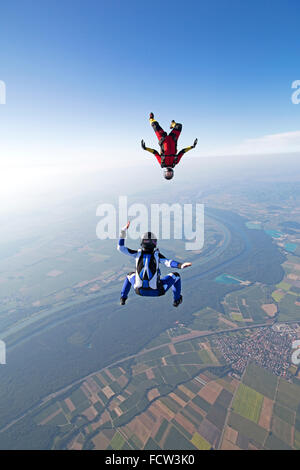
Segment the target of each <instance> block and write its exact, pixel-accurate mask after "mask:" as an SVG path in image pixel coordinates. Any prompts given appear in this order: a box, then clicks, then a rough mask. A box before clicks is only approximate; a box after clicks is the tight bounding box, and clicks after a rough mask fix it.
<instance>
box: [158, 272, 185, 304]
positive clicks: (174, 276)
mask: <svg viewBox="0 0 300 470" xmlns="http://www.w3.org/2000/svg"><path fill="white" fill-rule="evenodd" d="M161 282H162V284H163V287H164V289H165V292H167V290H169V289H170V287H172V291H173V296H174V301H177V300H179V299H180V294H181V279H180V274H178V273H170V274H167V276H165V277H163V278H162V279H161Z"/></svg>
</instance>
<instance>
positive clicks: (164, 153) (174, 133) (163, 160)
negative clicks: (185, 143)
mask: <svg viewBox="0 0 300 470" xmlns="http://www.w3.org/2000/svg"><path fill="white" fill-rule="evenodd" d="M152 127H153V129H154V132H155V134H156V136H157V138H158V141H159V145H160V148H161V155H159V153H158V152H155V154H154V155H155V157H156V159H157V161H158V163H159V164H160V166H162V167H171V168H172V167H174V166H175V165H177V164H178V163H179V162H180V159H181V157H182V155H183V154H184V152H183V151H181V152H179V154H178V155H177V140H178V137H179V136H180V133H181V130H182V124H179V123H177V124H175V126H174V128H173V129H172V130H171V132H170V134H169V135H168V134H167V133H166V132H165V131H164V130H163V129H162V128H161V127H160V125H159V124H158V122H157V121H153V122H152Z"/></svg>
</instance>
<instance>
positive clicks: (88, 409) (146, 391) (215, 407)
mask: <svg viewBox="0 0 300 470" xmlns="http://www.w3.org/2000/svg"><path fill="white" fill-rule="evenodd" d="M158 343H159V341H158ZM153 348H154V349H148V350H144V351H143V352H142V354H139V355H138V356H137V357H136V358H135V359H133V360H131V361H129V362H126V361H125V362H124V365H123V364H122V363H121V364H119V365H118V366H115V367H110V368H106V369H103V370H101V371H100V372H97V373H95V374H92V375H91V376H89V377H88V378H86V379H85V380H84V381H83V382H82V383H81V384H80V385H77V386H75V387H73V388H72V389H71V390H70V392H68V393H66V394H65V395H64V398H63V399H62V398H61V399H60V400H57V401H56V402H55V403H52V404H50V405H48V406H44V407H43V409H42V410H40V411H39V413H36V416H35V422H36V423H37V424H38V425H42V426H43V425H46V424H54V425H56V426H57V427H58V429H59V436H58V437H57V438H56V442H55V448H68V449H82V448H97V449H116V450H118V449H141V448H148V449H155V448H165V449H172V448H176V447H174V446H181V448H182V449H197V448H201V449H206V448H211V447H215V446H216V445H217V443H218V440H219V438H220V435H221V429H222V425H223V423H224V420H225V417H226V404H227V403H228V402H229V399H228V395H229V396H230V397H231V394H230V393H229V392H228V391H227V390H226V389H225V388H224V387H223V386H222V385H220V384H218V383H217V382H215V381H214V380H212V379H216V378H217V377H218V374H219V373H222V371H223V370H224V366H223V364H222V361H219V359H218V355H216V354H215V353H214V352H213V351H212V348H211V344H210V342H209V341H208V340H207V339H204V338H203V339H202V338H193V337H192V338H191V339H190V340H188V339H187V340H186V341H179V337H177V336H176V335H175V336H174V337H173V341H172V342H169V343H168V344H162V345H161V346H160V347H159V346H154V347H153ZM209 370H211V371H216V372H215V373H214V372H211V373H209ZM206 374H207V375H206ZM214 374H216V375H214ZM221 392H223V393H221ZM219 395H220V400H221V401H220V403H219V401H218V397H219ZM226 397H227V399H226ZM202 420H204V421H205V422H206V421H207V423H208V427H209V429H210V432H209V433H208V434H207V432H206V430H207V429H208V428H207V427H206V426H205V427H204V429H203V430H202V432H200V431H199V429H200V428H201V426H200V424H201V422H202ZM199 426H200V427H199ZM74 434H75V435H74ZM68 436H70V438H68ZM177 448H178V447H177Z"/></svg>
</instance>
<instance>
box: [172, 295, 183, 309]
mask: <svg viewBox="0 0 300 470" xmlns="http://www.w3.org/2000/svg"><path fill="white" fill-rule="evenodd" d="M180 304H182V295H181V296H180V297H179V299H178V300H174V302H173V305H174V307H178V305H180Z"/></svg>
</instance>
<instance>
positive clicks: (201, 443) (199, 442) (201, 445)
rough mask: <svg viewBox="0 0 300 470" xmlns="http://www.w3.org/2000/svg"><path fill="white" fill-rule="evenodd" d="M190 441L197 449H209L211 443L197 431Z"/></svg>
mask: <svg viewBox="0 0 300 470" xmlns="http://www.w3.org/2000/svg"><path fill="white" fill-rule="evenodd" d="M191 443H192V444H194V446H195V447H197V449H199V450H209V449H210V448H211V445H210V443H209V442H207V441H206V440H205V439H204V437H202V436H200V434H198V433H197V432H195V434H194V435H193V438H192V440H191Z"/></svg>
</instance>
